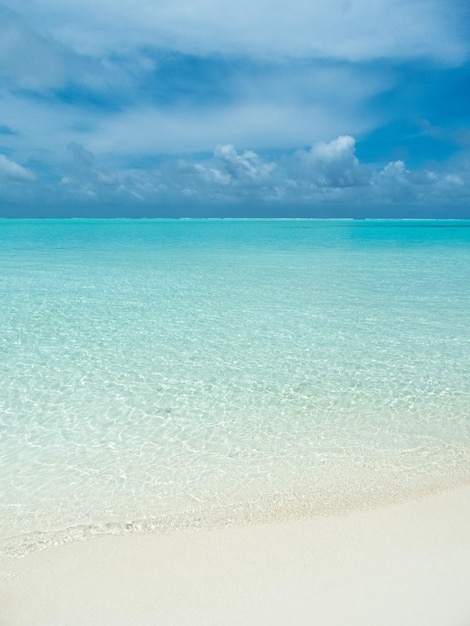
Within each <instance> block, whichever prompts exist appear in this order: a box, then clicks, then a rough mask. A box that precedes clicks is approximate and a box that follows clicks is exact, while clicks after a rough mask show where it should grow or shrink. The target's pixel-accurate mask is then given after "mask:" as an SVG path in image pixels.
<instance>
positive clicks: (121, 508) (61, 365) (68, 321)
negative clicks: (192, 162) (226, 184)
mask: <svg viewBox="0 0 470 626" xmlns="http://www.w3.org/2000/svg"><path fill="white" fill-rule="evenodd" d="M469 244H470V222H465V221H456V222H452V221H449V222H445V221H429V222H415V221H406V222H393V221H374V222H369V221H335V220H292V221H289V220H276V221H267V220H257V221H247V220H240V221H237V220H220V221H219V220H174V221H172V220H138V221H132V220H1V221H0V270H1V273H0V320H1V325H0V381H1V382H0V479H1V485H2V489H1V491H0V528H1V539H0V545H1V544H3V546H4V547H5V549H6V551H7V553H13V554H20V553H23V552H26V551H28V550H32V549H36V548H38V547H40V546H42V545H49V544H53V543H59V542H62V541H65V540H68V539H70V538H73V537H80V536H89V535H93V534H100V533H103V532H134V531H136V532H137V531H141V530H155V529H160V530H168V529H170V528H173V527H181V526H185V525H209V526H210V525H212V524H218V523H227V522H245V521H250V520H268V519H273V518H285V517H288V516H294V517H295V516H301V515H312V514H316V513H325V512H330V511H337V510H343V509H345V508H346V509H347V508H350V507H356V506H367V505H370V504H375V503H378V502H383V501H390V500H399V499H402V498H406V497H410V496H413V495H416V494H419V493H423V492H426V491H433V490H438V489H442V488H446V487H449V486H453V485H459V484H463V483H466V482H468V481H469V479H470V425H469V417H470V415H469V414H470V398H469V391H470V385H469V373H470V366H469V363H470V341H469V333H468V327H469V311H470V289H469V286H470V278H469V269H470V245H469Z"/></svg>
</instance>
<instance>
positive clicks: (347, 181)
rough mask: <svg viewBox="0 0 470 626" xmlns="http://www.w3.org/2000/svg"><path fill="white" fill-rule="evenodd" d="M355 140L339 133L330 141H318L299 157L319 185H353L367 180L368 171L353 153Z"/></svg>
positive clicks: (364, 182)
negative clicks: (338, 135)
mask: <svg viewBox="0 0 470 626" xmlns="http://www.w3.org/2000/svg"><path fill="white" fill-rule="evenodd" d="M355 149H356V140H355V139H354V137H351V136H350V135H341V136H340V137H338V138H337V139H334V140H333V141H330V142H328V143H327V142H324V141H321V142H318V143H316V144H314V145H313V146H312V148H311V149H310V150H309V151H308V152H301V153H299V156H300V158H301V159H302V160H303V161H304V162H305V163H306V165H307V166H308V167H309V168H310V169H311V170H312V177H313V179H314V180H315V182H316V184H317V185H318V186H320V187H355V186H357V185H362V184H366V183H367V182H368V178H369V175H368V172H367V170H366V169H365V168H364V167H362V166H361V165H360V163H359V160H358V159H357V157H356V155H355Z"/></svg>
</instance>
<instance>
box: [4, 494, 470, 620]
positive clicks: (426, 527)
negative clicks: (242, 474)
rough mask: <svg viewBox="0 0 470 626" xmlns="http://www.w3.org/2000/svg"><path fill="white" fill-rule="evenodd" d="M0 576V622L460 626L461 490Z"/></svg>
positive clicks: (150, 542) (105, 545)
mask: <svg viewBox="0 0 470 626" xmlns="http://www.w3.org/2000/svg"><path fill="white" fill-rule="evenodd" d="M0 572H1V577H0V584H1V591H0V624H1V625H2V626H20V625H22V626H46V625H47V626H59V625H60V626H79V625H80V626H82V625H83V626H85V625H86V626H91V625H99V626H108V625H109V626H124V625H126V626H127V625H129V626H141V625H153V624H158V625H162V626H166V625H168V626H169V625H175V626H176V625H188V626H189V625H192V626H199V625H216V624H217V625H218V624H233V625H235V624H237V625H238V624H243V625H247V624H249V625H263V624H269V625H275V624H295V625H304V624H305V625H310V626H311V625H317V624H318V625H321V626H323V625H325V626H378V625H380V626H444V625H445V626H468V625H469V624H470V594H469V591H468V590H469V589H470V487H464V488H460V489H456V490H453V491H449V492H446V493H443V494H441V495H436V496H429V497H426V498H422V499H420V500H417V501H412V502H406V503H403V504H398V505H392V506H387V507H382V508H379V509H374V510H369V511H361V512H354V513H350V514H348V515H344V516H338V517H321V518H316V519H312V520H307V521H296V522H283V523H273V524H266V525H254V526H247V527H238V528H218V529H215V530H211V531H185V532H179V533H174V534H170V535H166V536H158V535H126V536H105V537H100V538H96V539H92V540H89V541H85V542H76V543H71V544H68V545H64V546H61V547H58V548H52V549H47V550H44V551H42V552H38V553H35V554H32V555H30V556H28V557H25V558H23V559H18V560H12V561H4V562H2V563H1V564H0Z"/></svg>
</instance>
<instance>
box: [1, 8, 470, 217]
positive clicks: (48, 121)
mask: <svg viewBox="0 0 470 626" xmlns="http://www.w3.org/2000/svg"><path fill="white" fill-rule="evenodd" d="M469 18H470V7H468V5H467V4H466V3H464V2H460V0H451V1H450V2H449V0H427V1H426V2H424V1H423V0H394V1H392V0H374V2H373V3H370V2H365V0H329V1H327V0H317V1H316V2H315V3H312V2H311V0H309V1H307V0H293V2H290V3H289V5H288V6H287V5H286V4H285V3H281V2H280V1H279V0H270V1H269V2H267V0H258V1H257V2H256V3H253V2H248V1H247V0H240V1H239V2H237V3H228V2H226V1H222V0H191V1H189V0H176V1H173V2H170V1H169V0H158V1H156V0H133V1H132V2H131V1H130V0H122V2H120V3H118V4H116V3H111V1H110V0H95V1H94V2H93V3H92V2H90V1H89V0H77V1H76V2H74V3H64V2H62V1H61V2H59V0H36V1H35V2H34V3H30V2H28V1H27V0H5V1H4V2H3V3H1V4H0V216H2V215H4V216H29V215H31V216H33V215H38V216H42V215H64V216H68V215H77V216H79V215H84V216H85V215H86V216H93V215H96V216H113V215H126V216H130V217H132V216H136V217H137V216H139V217H140V216H159V215H161V216H190V215H207V216H217V215H221V216H227V215H234V216H236V215H243V216H251V215H253V216H255V215H263V216H268V215H275V216H278V215H283V216H289V215H292V216H304V215H305V216H330V215H331V216H336V215H337V216H371V217H373V216H391V217H393V216H400V217H404V216H415V217H427V216H428V217H446V216H448V217H470V204H469V200H470V113H469V112H470V106H469V105H470V81H469V78H470V76H469V69H470V40H469V39H468V36H467V33H468V32H469V27H470V23H469V21H470V20H469Z"/></svg>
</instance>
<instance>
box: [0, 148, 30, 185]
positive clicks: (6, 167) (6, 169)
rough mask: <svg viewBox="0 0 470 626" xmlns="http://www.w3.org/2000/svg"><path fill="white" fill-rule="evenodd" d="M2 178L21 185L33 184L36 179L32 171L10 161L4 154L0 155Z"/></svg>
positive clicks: (0, 173)
mask: <svg viewBox="0 0 470 626" xmlns="http://www.w3.org/2000/svg"><path fill="white" fill-rule="evenodd" d="M0 177H1V178H4V179H7V180H12V181H15V182H20V183H24V182H31V181H33V180H35V179H36V176H35V174H34V173H33V172H32V171H31V170H29V169H27V168H25V167H23V166H22V165H19V164H18V163H15V161H10V159H9V158H7V157H6V156H5V155H4V154H0Z"/></svg>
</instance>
